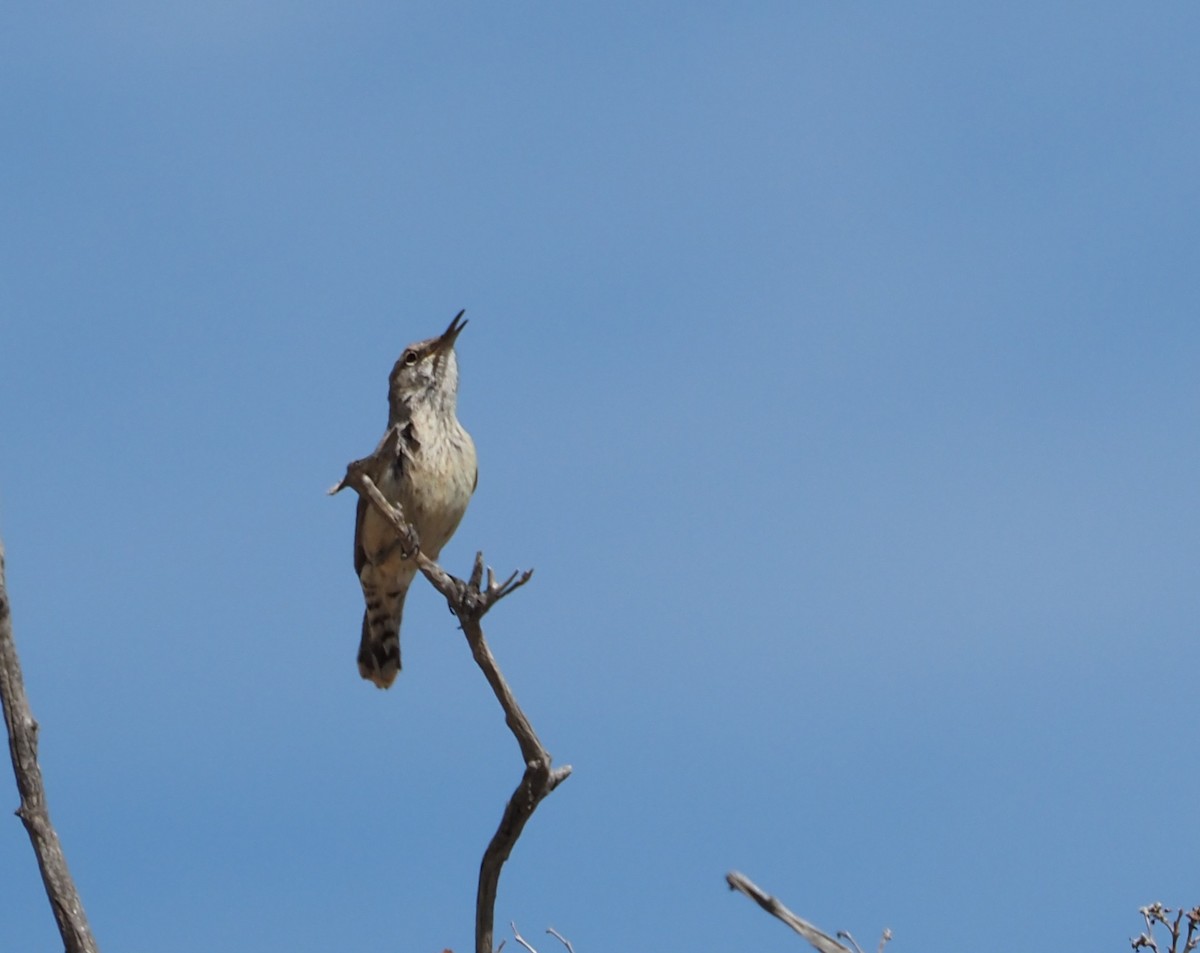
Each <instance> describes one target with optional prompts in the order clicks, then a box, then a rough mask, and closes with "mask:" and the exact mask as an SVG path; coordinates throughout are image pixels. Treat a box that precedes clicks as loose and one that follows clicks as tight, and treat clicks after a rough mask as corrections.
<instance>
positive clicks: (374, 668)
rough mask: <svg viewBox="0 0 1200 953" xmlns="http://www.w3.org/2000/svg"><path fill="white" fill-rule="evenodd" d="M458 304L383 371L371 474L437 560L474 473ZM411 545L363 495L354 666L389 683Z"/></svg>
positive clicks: (396, 668)
mask: <svg viewBox="0 0 1200 953" xmlns="http://www.w3.org/2000/svg"><path fill="white" fill-rule="evenodd" d="M465 313H466V312H465V311H460V312H459V313H458V314H457V315H456V316H455V318H454V320H453V321H451V322H450V326H449V327H448V328H446V330H445V331H444V332H442V334H440V335H439V336H438V337H433V338H429V339H427V340H424V341H417V342H416V343H414V344H410V345H409V346H408V347H406V348H405V349H404V352H403V353H402V354H401V355H400V358H399V359H398V360H397V361H396V364H395V366H394V367H393V368H392V373H391V375H390V376H389V378H388V429H387V431H386V432H385V434H384V440H383V443H381V445H380V446H384V445H385V444H387V441H388V436H389V435H390V434H391V433H392V432H393V430H395V431H396V433H397V439H396V441H395V446H396V450H395V453H394V454H392V455H391V456H390V457H389V458H388V459H386V461H385V462H384V465H383V466H382V467H381V468H380V470H379V474H378V476H377V478H376V483H377V485H378V486H379V489H380V491H381V492H382V493H383V495H384V496H385V497H386V498H387V499H388V500H389V501H390V502H392V503H398V504H399V505H400V506H401V507H402V508H403V510H404V516H405V519H406V520H407V521H408V522H409V523H410V524H411V525H412V526H413V528H414V529H415V530H416V532H417V538H418V540H419V542H420V547H421V552H423V553H424V554H425V555H426V556H428V557H429V558H430V559H433V560H436V559H437V558H438V554H439V553H440V552H441V550H442V547H443V546H445V545H446V543H447V542H449V540H450V537H451V536H453V535H454V531H455V530H456V529H457V528H458V524H459V523H460V522H461V521H462V518H463V515H464V514H465V513H466V511H467V504H468V503H470V501H471V494H473V493H474V492H475V488H476V486H477V485H478V483H479V468H478V464H477V460H476V456H475V443H474V441H472V439H471V435H470V434H468V433H467V431H466V430H465V429H464V428H463V426H462V424H461V423H459V421H458V413H457V404H458V358H457V357H456V355H455V353H454V343H455V341H457V340H458V336H459V334H461V333H462V329H463V328H464V327H466V325H467V322H466V321H465V320H463V314H465ZM414 556H415V554H414V553H411V552H406V551H405V543H403V542H402V541H401V540H400V538H399V536H397V534H396V532H395V530H394V529H393V528H392V527H391V525H389V524H388V523H387V521H386V520H385V519H384V518H383V516H382V515H380V513H379V512H378V511H377V510H376V509H375V508H374V507H373V506H371V505H370V504H369V503H368V502H367V500H366V498H365V497H361V498H360V499H359V501H358V510H357V512H356V514H355V522H354V571H355V572H356V573H357V574H358V581H359V583H360V584H361V585H362V592H363V599H364V600H365V602H366V609H365V610H364V612H363V620H362V639H361V641H360V643H359V647H358V672H359V674H360V675H361V676H362V677H363V678H364V679H366V680H367V681H369V682H372V683H373V684H374V685H376V686H377V687H379V688H389V687H390V686H391V685H392V683H393V682H394V681H395V680H396V676H397V674H399V672H400V622H401V619H402V617H403V615H404V598H405V596H406V595H407V594H408V589H409V586H410V585H411V584H412V581H413V579H414V578H415V577H416V574H417V563H416V560H415V558H413V557H414Z"/></svg>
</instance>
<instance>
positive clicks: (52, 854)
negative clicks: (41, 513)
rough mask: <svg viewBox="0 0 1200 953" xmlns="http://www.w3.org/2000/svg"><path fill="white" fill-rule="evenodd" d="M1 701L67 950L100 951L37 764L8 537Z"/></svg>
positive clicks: (1, 600) (25, 818)
mask: <svg viewBox="0 0 1200 953" xmlns="http://www.w3.org/2000/svg"><path fill="white" fill-rule="evenodd" d="M0 702H2V703H3V707H4V724H5V726H6V727H7V728H8V750H9V753H10V754H11V755H12V764H13V773H14V774H15V775H16V777H17V791H18V792H19V793H20V795H21V806H20V807H19V808H17V812H16V813H17V817H19V818H20V819H21V821H22V823H24V825H25V830H26V831H27V832H28V834H29V840H30V841H31V842H32V843H33V852H34V854H36V855H37V862H38V868H39V869H40V870H41V872H42V883H43V884H45V887H46V896H47V897H48V898H49V899H50V908H51V909H52V910H53V911H54V919H55V920H56V921H57V923H58V932H59V933H60V934H62V941H63V946H64V947H65V948H66V953H97V951H98V947H97V946H96V940H95V938H94V937H93V936H92V931H91V927H89V926H88V921H87V916H86V915H85V914H84V912H83V903H82V902H81V901H80V899H79V892H78V891H77V890H76V889H75V881H74V880H72V879H71V872H70V871H69V870H68V869H67V858H66V856H65V855H64V854H63V850H62V844H60V843H59V840H58V833H57V832H56V831H55V830H54V825H53V824H51V823H50V811H49V809H48V808H47V807H46V790H45V787H44V786H43V784H42V769H41V768H40V767H39V766H38V759H37V744H38V738H37V736H38V724H37V722H36V721H35V720H34V718H33V712H31V711H30V710H29V699H28V698H27V697H26V695H25V680H24V679H23V678H22V677H21V662H20V660H19V659H18V658H17V647H16V643H15V642H14V641H13V631H12V611H11V608H10V605H9V601H8V589H7V587H6V585H5V581H4V543H3V542H2V541H0Z"/></svg>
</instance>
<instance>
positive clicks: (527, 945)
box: [501, 920, 537, 953]
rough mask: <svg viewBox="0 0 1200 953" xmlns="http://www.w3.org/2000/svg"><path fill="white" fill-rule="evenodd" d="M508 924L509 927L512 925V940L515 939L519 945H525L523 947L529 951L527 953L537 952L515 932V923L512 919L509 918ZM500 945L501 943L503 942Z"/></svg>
mask: <svg viewBox="0 0 1200 953" xmlns="http://www.w3.org/2000/svg"><path fill="white" fill-rule="evenodd" d="M508 925H509V926H510V927H512V931H513V939H514V940H516V941H517V942H518V943H520V944H521V946H523V947H525V949H527V950H528V951H529V953H537V950H535V949H534V948H533V947H532V946H530V945H529V944H528V943H527V942H526V940H525V937H523V936H521V934H520V933H518V932H517V924H516V923H515V922H514V921H512V920H510V921H509V922H508ZM501 945H503V943H502V944H501Z"/></svg>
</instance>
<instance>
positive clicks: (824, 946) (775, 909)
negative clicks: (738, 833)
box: [725, 870, 851, 953]
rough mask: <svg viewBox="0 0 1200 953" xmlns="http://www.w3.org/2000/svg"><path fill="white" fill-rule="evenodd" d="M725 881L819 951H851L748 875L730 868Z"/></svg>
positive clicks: (828, 952)
mask: <svg viewBox="0 0 1200 953" xmlns="http://www.w3.org/2000/svg"><path fill="white" fill-rule="evenodd" d="M725 882H726V883H728V884H729V888H730V889H731V890H738V891H740V892H742V893H744V894H745V895H746V896H747V897H749V898H750V899H751V900H753V901H754V902H755V903H757V904H758V905H759V906H760V907H762V908H763V909H764V910H766V911H767V913H769V914H771V916H773V917H778V918H779V919H780V920H782V921H783V922H784V923H786V924H787V925H788V926H789V927H791V928H792V929H793V930H795V931H796V932H797V933H799V934H800V935H801V936H802V937H804V939H806V940H808V942H809V943H811V944H812V945H813V947H815V948H816V949H817V950H819V951H820V953H851V950H850V948H849V947H846V946H843V945H842V944H841V943H839V942H838V941H837V940H835V939H834V938H833V937H831V936H830V935H829V934H828V933H822V932H821V931H820V930H818V929H817V928H816V927H815V926H813V925H812V924H811V923H809V922H808V921H807V920H804V919H802V918H801V917H798V916H796V914H794V913H792V911H791V910H789V909H788V908H787V907H785V906H784V905H783V904H782V903H780V902H779V901H778V900H777V899H776V898H775V897H772V896H771V895H770V894H768V893H767V892H766V891H764V890H762V889H761V888H759V887H758V886H757V885H756V884H754V883H753V882H752V881H751V880H750V879H749V878H748V877H746V876H744V875H743V874H739V873H738V872H737V871H736V870H731V871H730V872H729V873H727V874H726V875H725Z"/></svg>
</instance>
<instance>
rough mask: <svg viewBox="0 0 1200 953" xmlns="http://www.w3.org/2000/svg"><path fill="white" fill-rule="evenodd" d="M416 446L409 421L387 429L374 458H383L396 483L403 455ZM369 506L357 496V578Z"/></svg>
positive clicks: (363, 557)
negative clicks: (364, 523)
mask: <svg viewBox="0 0 1200 953" xmlns="http://www.w3.org/2000/svg"><path fill="white" fill-rule="evenodd" d="M418 446H419V444H418V443H417V437H416V433H415V432H414V431H413V425H412V422H411V421H409V423H408V424H407V426H404V427H401V426H399V425H393V426H391V427H389V428H388V430H387V433H385V434H384V435H383V439H382V440H380V441H379V446H377V447H376V448H375V453H374V456H376V457H383V458H384V459H385V460H386V461H387V462H386V463H385V464H384V466H386V467H388V468H389V469H390V470H391V472H392V476H393V478H394V479H395V480H396V481H397V482H398V481H399V479H400V475H401V472H402V471H403V469H404V456H405V453H406V452H407V453H412V452H413V451H414V450H415V449H416V448H417V447H418ZM370 505H371V504H370V503H369V502H368V501H367V498H366V497H364V496H359V498H358V509H357V510H355V513H354V571H355V572H356V573H357V574H358V575H359V576H361V575H362V571H363V566H365V565H366V564H367V551H366V550H365V549H364V548H363V540H362V534H363V522H364V521H365V520H366V518H367V508H368V507H369V506H370Z"/></svg>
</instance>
